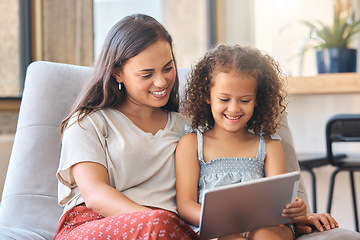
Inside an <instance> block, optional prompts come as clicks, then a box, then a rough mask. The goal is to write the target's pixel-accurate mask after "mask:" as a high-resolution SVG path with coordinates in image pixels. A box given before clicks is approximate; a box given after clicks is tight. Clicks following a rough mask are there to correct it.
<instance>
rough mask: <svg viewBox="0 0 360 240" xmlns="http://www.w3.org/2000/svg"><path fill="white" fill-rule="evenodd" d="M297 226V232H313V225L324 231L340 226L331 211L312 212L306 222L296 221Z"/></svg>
mask: <svg viewBox="0 0 360 240" xmlns="http://www.w3.org/2000/svg"><path fill="white" fill-rule="evenodd" d="M295 226H296V232H297V233H299V234H305V233H311V232H312V230H313V228H312V226H313V227H315V228H316V229H317V230H319V231H320V232H322V231H324V230H330V229H333V228H338V227H339V224H338V223H337V221H336V220H335V219H334V218H333V217H332V216H331V215H330V214H329V213H312V214H309V215H307V217H306V220H305V221H304V222H299V223H296V224H295ZM324 228H325V229H324Z"/></svg>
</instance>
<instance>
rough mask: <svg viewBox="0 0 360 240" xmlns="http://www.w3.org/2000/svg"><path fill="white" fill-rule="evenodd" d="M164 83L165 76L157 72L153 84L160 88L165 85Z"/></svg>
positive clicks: (165, 82)
mask: <svg viewBox="0 0 360 240" xmlns="http://www.w3.org/2000/svg"><path fill="white" fill-rule="evenodd" d="M166 84H167V81H166V78H165V76H164V75H163V74H159V75H158V76H157V77H156V78H155V81H154V85H155V86H156V87H159V88H161V87H164V86H166Z"/></svg>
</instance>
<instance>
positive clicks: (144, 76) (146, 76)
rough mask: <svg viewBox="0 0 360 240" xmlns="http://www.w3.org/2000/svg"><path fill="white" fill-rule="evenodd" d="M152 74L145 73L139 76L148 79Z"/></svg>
mask: <svg viewBox="0 0 360 240" xmlns="http://www.w3.org/2000/svg"><path fill="white" fill-rule="evenodd" d="M151 76H152V74H146V75H142V76H141V77H142V78H145V79H148V78H150V77H151Z"/></svg>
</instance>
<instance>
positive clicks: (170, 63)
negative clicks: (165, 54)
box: [164, 59, 173, 68]
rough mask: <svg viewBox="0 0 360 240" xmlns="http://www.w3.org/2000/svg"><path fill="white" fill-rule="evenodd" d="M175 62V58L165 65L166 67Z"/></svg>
mask: <svg viewBox="0 0 360 240" xmlns="http://www.w3.org/2000/svg"><path fill="white" fill-rule="evenodd" d="M172 62H173V60H172V59H171V60H170V61H169V62H168V63H167V64H165V65H164V68H165V67H167V66H168V65H170V64H171V63H172Z"/></svg>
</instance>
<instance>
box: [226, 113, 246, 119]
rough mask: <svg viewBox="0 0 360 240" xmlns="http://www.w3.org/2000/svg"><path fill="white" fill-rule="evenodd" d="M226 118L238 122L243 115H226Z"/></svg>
mask: <svg viewBox="0 0 360 240" xmlns="http://www.w3.org/2000/svg"><path fill="white" fill-rule="evenodd" d="M224 116H225V117H226V118H227V119H229V120H238V119H240V118H241V116H242V115H236V116H230V115H226V114H224Z"/></svg>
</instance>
